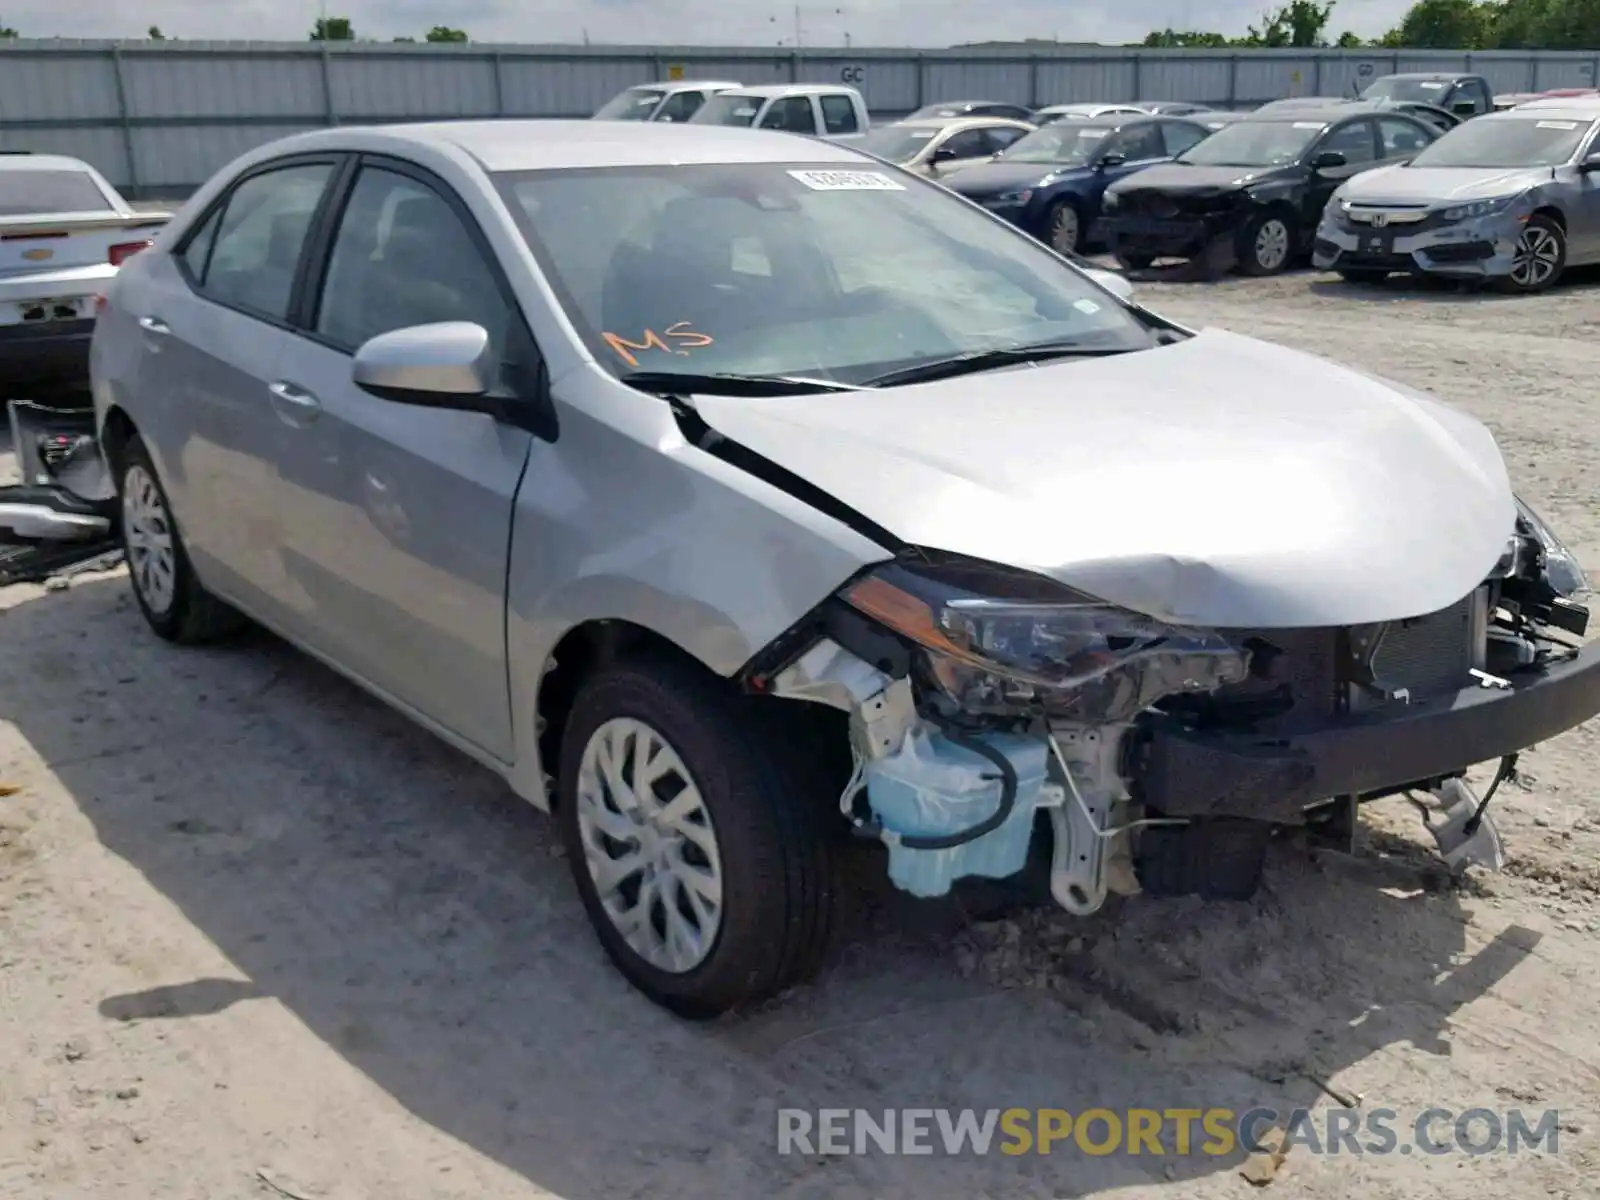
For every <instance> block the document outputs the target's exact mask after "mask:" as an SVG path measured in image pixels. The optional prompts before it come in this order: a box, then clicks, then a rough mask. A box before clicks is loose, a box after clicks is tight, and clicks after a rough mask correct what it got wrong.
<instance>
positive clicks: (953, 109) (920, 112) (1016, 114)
mask: <svg viewBox="0 0 1600 1200" xmlns="http://www.w3.org/2000/svg"><path fill="white" fill-rule="evenodd" d="M950 117H1004V118H1006V119H1007V120H1010V121H1025V122H1027V123H1028V124H1030V125H1031V124H1033V109H1031V108H1028V107H1026V106H1024V105H1021V104H1006V103H1004V102H1002V101H999V100H950V101H946V102H945V103H943V104H924V105H923V106H922V107H921V108H919V109H917V111H916V112H914V113H912V114H911V115H910V116H908V117H906V118H905V119H906V120H907V121H938V120H944V119H947V118H950Z"/></svg>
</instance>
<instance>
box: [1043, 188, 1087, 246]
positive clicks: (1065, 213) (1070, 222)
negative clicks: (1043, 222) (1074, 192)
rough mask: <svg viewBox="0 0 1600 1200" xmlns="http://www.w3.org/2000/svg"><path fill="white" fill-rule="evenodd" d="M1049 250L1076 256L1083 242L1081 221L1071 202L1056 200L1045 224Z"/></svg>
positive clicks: (1075, 207)
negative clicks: (1048, 238)
mask: <svg viewBox="0 0 1600 1200" xmlns="http://www.w3.org/2000/svg"><path fill="white" fill-rule="evenodd" d="M1047 229H1048V232H1049V237H1050V248H1051V249H1052V250H1056V251H1058V252H1060V253H1062V254H1076V253H1077V251H1078V246H1079V244H1080V243H1081V242H1082V240H1083V220H1082V218H1081V217H1079V215H1078V209H1077V206H1076V205H1075V204H1073V203H1072V201H1071V200H1058V201H1056V205H1055V207H1054V208H1052V209H1051V210H1050V219H1049V222H1048V223H1047Z"/></svg>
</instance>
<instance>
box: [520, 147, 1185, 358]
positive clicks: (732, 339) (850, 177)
mask: <svg viewBox="0 0 1600 1200" xmlns="http://www.w3.org/2000/svg"><path fill="white" fill-rule="evenodd" d="M498 185H499V187H500V190H501V194H502V195H503V196H504V197H505V200H506V202H507V205H508V206H509V207H510V209H511V211H512V212H513V213H514V214H516V215H517V218H518V221H519V225H520V226H521V229H522V233H523V236H524V237H525V238H527V240H528V243H529V246H530V247H531V249H532V250H533V253H534V255H535V257H536V258H537V259H538V260H539V263H540V265H541V267H542V268H543V269H544V272H545V274H546V276H547V277H548V278H549V280H550V281H551V283H552V284H553V285H554V287H555V289H556V291H557V293H558V295H559V296H560V298H561V301H562V304H563V307H564V308H565V309H566V312H567V314H568V316H569V317H570V318H571V319H572V322H573V324H574V325H575V326H576V327H577V329H578V330H579V332H580V334H581V335H582V336H583V338H584V339H585V341H586V343H587V344H588V346H589V348H590V349H591V350H592V351H593V352H594V354H595V356H596V357H597V358H598V359H599V361H600V362H601V363H603V364H604V365H605V366H606V367H607V368H608V369H609V370H611V371H613V372H615V373H617V374H618V375H626V374H628V373H630V372H633V371H667V372H671V371H677V372H688V373H693V374H702V375H703V374H722V373H728V374H741V375H794V376H805V377H810V378H821V379H827V380H831V381H834V382H839V383H846V384H858V383H861V382H863V381H864V380H867V379H870V378H873V377H874V376H877V375H880V374H883V373H885V372H887V371H893V370H897V369H900V368H904V367H908V366H915V365H917V364H920V363H924V362H929V361H932V360H936V359H943V358H947V357H949V356H951V355H955V354H966V353H983V352H986V351H992V350H1003V349H1007V348H1011V347H1016V346H1023V345H1032V344H1034V343H1038V342H1052V343H1055V342H1062V341H1065V342H1069V343H1072V344H1074V345H1077V344H1081V345H1082V346H1083V348H1084V349H1085V350H1091V351H1092V350H1107V351H1114V350H1128V349H1144V348H1146V347H1149V346H1153V345H1154V344H1155V340H1154V336H1153V334H1152V333H1151V331H1150V330H1149V329H1148V328H1147V327H1146V326H1145V325H1144V324H1143V323H1142V322H1141V321H1140V320H1139V319H1138V318H1137V317H1135V316H1134V314H1133V313H1131V312H1130V311H1129V310H1128V309H1126V308H1124V307H1123V306H1122V305H1121V304H1120V303H1118V302H1117V301H1116V300H1115V299H1114V298H1113V297H1112V296H1111V295H1110V294H1108V293H1107V292H1105V291H1103V290H1102V289H1101V288H1099V287H1098V286H1097V285H1095V284H1094V283H1092V282H1090V281H1089V280H1088V279H1087V278H1086V277H1085V276H1084V275H1082V274H1081V273H1080V272H1079V271H1077V270H1075V269H1073V268H1072V267H1069V266H1067V265H1066V264H1065V263H1063V262H1062V261H1061V260H1060V259H1058V258H1057V257H1056V256H1055V255H1054V254H1052V253H1051V252H1050V251H1048V250H1046V249H1045V248H1044V247H1042V246H1041V245H1039V244H1038V243H1037V242H1035V241H1033V240H1032V239H1031V238H1029V237H1027V236H1026V235H1025V234H1022V233H1020V232H1018V231H1016V230H1013V229H1011V228H1010V227H1008V226H1006V225H1003V224H1001V223H1000V222H997V221H995V220H994V219H992V218H991V217H989V216H987V215H986V214H984V213H983V212H981V211H978V210H977V209H974V208H972V207H971V206H969V205H968V204H966V203H964V202H963V201H961V200H958V199H957V198H956V197H955V196H953V195H951V194H950V193H949V192H947V191H945V190H944V189H943V188H940V187H937V186H934V185H931V184H923V183H920V182H918V181H916V180H905V181H903V182H902V181H901V180H900V179H897V178H895V177H894V176H893V175H891V174H889V173H888V172H886V171H883V170H872V169H854V168H850V169H844V168H841V167H840V164H838V163H837V162H835V163H830V164H824V165H821V166H817V165H815V164H807V163H740V164H726V165H721V164H719V165H707V166H677V167H608V168H601V169H594V170H561V171H526V172H518V173H514V174H502V175H500V176H499V177H498Z"/></svg>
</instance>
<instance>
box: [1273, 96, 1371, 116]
mask: <svg viewBox="0 0 1600 1200" xmlns="http://www.w3.org/2000/svg"><path fill="white" fill-rule="evenodd" d="M1348 103H1350V97H1349V96H1285V97H1283V99H1281V100H1268V101H1267V102H1266V103H1265V104H1258V105H1257V106H1256V107H1255V108H1253V109H1251V110H1250V111H1251V112H1257V113H1272V112H1283V111H1284V110H1285V109H1291V108H1332V107H1333V106H1334V105H1335V104H1348Z"/></svg>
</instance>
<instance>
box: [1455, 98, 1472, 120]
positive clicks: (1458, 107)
mask: <svg viewBox="0 0 1600 1200" xmlns="http://www.w3.org/2000/svg"><path fill="white" fill-rule="evenodd" d="M1450 111H1451V112H1453V113H1455V114H1456V116H1458V117H1470V116H1472V115H1473V114H1474V113H1476V112H1477V111H1478V102H1477V101H1476V100H1457V101H1456V102H1455V103H1454V104H1452V105H1451V106H1450Z"/></svg>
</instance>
